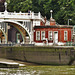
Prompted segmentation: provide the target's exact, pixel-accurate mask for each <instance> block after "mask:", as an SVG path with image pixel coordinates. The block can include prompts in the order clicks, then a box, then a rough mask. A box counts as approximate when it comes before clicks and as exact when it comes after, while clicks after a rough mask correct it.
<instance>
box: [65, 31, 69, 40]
mask: <svg viewBox="0 0 75 75" xmlns="http://www.w3.org/2000/svg"><path fill="white" fill-rule="evenodd" d="M65 32H67V31H64V41H67V40H68V32H67V34H65ZM65 35H66V37H65ZM66 38H67V39H66Z"/></svg>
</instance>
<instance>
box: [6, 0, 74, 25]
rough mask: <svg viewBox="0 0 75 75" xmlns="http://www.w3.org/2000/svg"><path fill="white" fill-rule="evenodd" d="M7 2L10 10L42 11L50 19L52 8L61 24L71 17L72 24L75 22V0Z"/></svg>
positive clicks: (14, 0) (18, 0) (22, 0)
mask: <svg viewBox="0 0 75 75" xmlns="http://www.w3.org/2000/svg"><path fill="white" fill-rule="evenodd" d="M7 2H8V11H16V12H19V11H22V12H27V11H28V10H31V11H34V12H39V11H40V12H41V14H42V15H43V16H47V19H49V18H50V10H53V18H54V19H55V20H56V21H57V22H58V23H59V24H67V21H68V19H70V18H71V19H72V21H70V24H72V25H74V24H75V21H74V20H75V0H7Z"/></svg>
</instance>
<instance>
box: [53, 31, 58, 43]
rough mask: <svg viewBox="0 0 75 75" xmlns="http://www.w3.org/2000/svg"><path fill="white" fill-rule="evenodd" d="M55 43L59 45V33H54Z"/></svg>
mask: <svg viewBox="0 0 75 75" xmlns="http://www.w3.org/2000/svg"><path fill="white" fill-rule="evenodd" d="M54 43H55V44H57V43H58V32H54Z"/></svg>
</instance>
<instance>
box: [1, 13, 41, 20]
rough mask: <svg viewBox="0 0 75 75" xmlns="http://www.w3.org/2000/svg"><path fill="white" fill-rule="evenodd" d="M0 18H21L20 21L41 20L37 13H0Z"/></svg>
mask: <svg viewBox="0 0 75 75" xmlns="http://www.w3.org/2000/svg"><path fill="white" fill-rule="evenodd" d="M0 18H21V19H41V15H40V12H39V13H34V12H31V13H22V12H19V13H16V12H0Z"/></svg>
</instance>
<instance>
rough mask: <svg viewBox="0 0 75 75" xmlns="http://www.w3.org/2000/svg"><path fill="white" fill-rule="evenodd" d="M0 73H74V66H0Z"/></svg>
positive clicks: (0, 74)
mask: <svg viewBox="0 0 75 75" xmlns="http://www.w3.org/2000/svg"><path fill="white" fill-rule="evenodd" d="M0 75H75V66H45V65H44V66H43V65H42V66H41V65H39V66H26V67H19V68H16V69H14V68H0Z"/></svg>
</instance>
